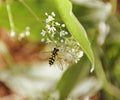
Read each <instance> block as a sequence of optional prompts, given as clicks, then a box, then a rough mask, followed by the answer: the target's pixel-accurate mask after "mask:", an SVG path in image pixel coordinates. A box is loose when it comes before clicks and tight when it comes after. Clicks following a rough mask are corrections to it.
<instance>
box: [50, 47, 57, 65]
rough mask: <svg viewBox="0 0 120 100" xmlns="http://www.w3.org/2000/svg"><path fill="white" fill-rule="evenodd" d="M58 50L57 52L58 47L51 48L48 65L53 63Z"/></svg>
mask: <svg viewBox="0 0 120 100" xmlns="http://www.w3.org/2000/svg"><path fill="white" fill-rule="evenodd" d="M58 52H59V49H58V48H54V49H53V51H52V54H51V57H50V58H49V65H50V66H51V65H53V64H54V62H55V60H56V57H57V56H58Z"/></svg>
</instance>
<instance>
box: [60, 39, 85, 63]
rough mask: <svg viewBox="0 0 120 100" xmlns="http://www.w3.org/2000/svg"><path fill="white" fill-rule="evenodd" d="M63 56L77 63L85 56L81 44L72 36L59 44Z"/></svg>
mask: <svg viewBox="0 0 120 100" xmlns="http://www.w3.org/2000/svg"><path fill="white" fill-rule="evenodd" d="M59 49H60V52H62V53H61V58H62V59H63V60H64V61H66V62H68V63H72V64H73V63H77V62H78V61H79V60H80V58H81V57H82V56H83V51H82V50H81V48H80V45H79V43H78V42H77V41H75V40H74V39H73V38H72V37H69V38H67V39H66V40H65V43H64V44H62V45H61V46H59Z"/></svg>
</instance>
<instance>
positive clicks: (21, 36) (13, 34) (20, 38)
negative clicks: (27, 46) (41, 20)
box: [10, 26, 30, 40]
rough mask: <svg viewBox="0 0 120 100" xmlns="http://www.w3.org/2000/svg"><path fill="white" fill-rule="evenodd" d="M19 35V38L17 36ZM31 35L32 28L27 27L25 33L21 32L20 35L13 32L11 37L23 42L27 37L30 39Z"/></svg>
mask: <svg viewBox="0 0 120 100" xmlns="http://www.w3.org/2000/svg"><path fill="white" fill-rule="evenodd" d="M16 35H17V36H16ZM29 35H30V27H29V26H27V27H26V28H25V31H24V32H21V33H19V34H16V32H15V31H11V32H10V36H11V37H12V38H13V37H16V38H18V40H22V39H23V38H26V37H28V36H29Z"/></svg>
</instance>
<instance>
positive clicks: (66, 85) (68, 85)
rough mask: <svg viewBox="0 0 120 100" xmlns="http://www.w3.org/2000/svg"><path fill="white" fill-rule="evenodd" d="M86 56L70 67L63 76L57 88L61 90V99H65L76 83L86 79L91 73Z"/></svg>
mask: <svg viewBox="0 0 120 100" xmlns="http://www.w3.org/2000/svg"><path fill="white" fill-rule="evenodd" d="M85 61H86V60H85V59H84V57H82V59H81V60H80V61H79V62H78V63H77V64H75V65H73V66H72V67H70V68H69V69H68V70H67V71H66V72H65V73H64V74H63V76H62V78H61V80H60V81H59V83H58V86H57V89H58V90H59V91H60V98H59V100H65V99H66V98H67V97H68V95H69V93H70V92H71V91H72V89H73V88H74V87H75V85H76V84H77V83H78V81H79V83H80V82H81V81H82V80H83V79H85V77H86V76H87V75H88V73H89V65H87V64H88V63H85Z"/></svg>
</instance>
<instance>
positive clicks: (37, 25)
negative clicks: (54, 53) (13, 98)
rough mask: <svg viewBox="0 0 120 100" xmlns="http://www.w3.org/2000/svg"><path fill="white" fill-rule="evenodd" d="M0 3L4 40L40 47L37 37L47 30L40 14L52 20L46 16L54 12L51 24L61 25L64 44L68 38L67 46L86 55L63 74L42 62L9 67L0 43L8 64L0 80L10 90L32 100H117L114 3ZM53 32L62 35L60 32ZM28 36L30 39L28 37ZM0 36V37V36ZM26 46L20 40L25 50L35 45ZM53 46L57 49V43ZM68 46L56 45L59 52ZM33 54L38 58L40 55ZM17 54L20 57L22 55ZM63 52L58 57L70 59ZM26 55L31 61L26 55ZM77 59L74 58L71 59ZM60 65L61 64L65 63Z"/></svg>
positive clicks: (119, 47)
mask: <svg viewBox="0 0 120 100" xmlns="http://www.w3.org/2000/svg"><path fill="white" fill-rule="evenodd" d="M93 1H94V2H93ZM0 3H1V4H0V19H2V20H0V26H1V27H3V28H4V30H9V33H11V34H9V35H11V36H14V35H15V36H16V37H17V39H18V40H17V42H18V41H19V42H20V43H22V41H23V40H24V38H25V40H27V41H28V43H30V44H31V43H35V44H37V43H38V42H40V41H41V39H43V34H41V32H43V29H45V28H46V16H45V13H46V12H47V13H46V14H47V16H48V14H52V15H53V16H54V14H53V13H51V12H55V16H56V20H57V21H58V22H59V23H64V24H65V26H66V28H65V29H64V30H65V32H67V31H68V32H69V33H70V34H69V36H65V37H64V36H63V37H64V38H63V39H65V40H69V37H72V38H73V40H72V41H77V43H79V44H80V47H81V49H82V50H83V52H84V53H85V55H84V56H83V57H82V58H81V59H80V60H79V61H78V62H77V63H76V64H72V65H71V66H70V67H68V68H64V67H63V70H64V71H61V70H58V69H57V68H56V67H52V66H51V67H49V66H48V65H47V64H46V62H45V63H43V62H41V61H39V63H38V64H31V63H30V62H29V64H25V63H22V62H20V64H18V63H16V62H14V58H13V55H12V54H11V51H10V48H9V46H8V45H7V44H6V43H5V42H4V41H3V40H2V39H1V40H0V52H1V54H2V56H3V58H4V59H5V61H6V62H7V64H8V65H7V67H8V68H7V69H5V70H1V72H0V80H1V81H3V82H4V83H5V84H7V85H8V86H9V87H10V88H11V89H12V90H13V91H16V92H18V93H19V94H21V95H24V96H25V97H27V98H29V99H31V100H39V99H42V100H65V99H72V100H79V99H80V100H82V98H87V97H88V98H91V97H93V96H94V95H97V94H98V95H99V96H98V98H97V100H101V99H102V100H118V99H120V90H119V86H120V85H119V83H120V79H119V75H120V73H119V65H120V57H119V55H120V39H119V38H120V35H119V32H120V29H119V26H120V19H119V13H118V14H117V13H116V12H115V11H116V0H115V1H112V0H111V2H107V3H105V2H103V1H100V0H88V1H86V2H85V1H84V2H82V1H76V0H71V1H69V0H53V1H50V0H14V1H7V0H6V2H4V1H2V2H0ZM7 11H8V12H7ZM11 23H12V25H11ZM50 25H53V26H54V25H55V21H54V20H52V21H51V23H50ZM28 27H30V29H29V28H28ZM83 27H84V28H83ZM56 29H58V30H59V31H60V30H62V28H61V27H57V28H56ZM45 30H46V32H48V33H47V35H46V36H49V30H48V29H45ZM59 31H57V34H59ZM14 32H15V33H14ZM29 32H30V34H28V33H29ZM24 33H25V34H24ZM1 34H3V33H2V31H1ZM27 34H28V35H27ZM87 36H88V37H87ZM19 37H20V38H19ZM49 37H50V39H51V41H52V42H53V41H54V40H55V41H56V40H57V38H58V37H59V35H57V36H56V37H54V38H53V37H52V35H51V36H49ZM10 38H12V39H14V38H13V37H10ZM59 38H60V39H61V38H62V37H59ZM15 39H16V38H15ZM89 41H90V42H89ZM15 42H16V41H15ZM42 42H43V41H42ZM25 43H26V42H24V41H23V45H24V46H23V48H28V49H27V50H28V51H30V50H32V49H31V48H34V47H35V46H34V44H33V45H30V46H29V45H26V44H25ZM55 43H56V44H58V43H59V41H58V42H55ZM70 43H73V42H70ZM70 43H69V42H67V44H64V43H63V44H62V43H60V45H59V46H61V45H62V46H61V47H62V48H63V47H64V48H65V49H66V48H67V46H68V47H69V46H71V45H70ZM90 44H91V45H90ZM48 45H49V44H48ZM37 46H38V45H37ZM44 46H46V45H44ZM78 46H79V45H78ZM91 46H92V48H91ZM30 47H31V48H30ZM46 47H47V46H46ZM74 47H75V46H73V45H72V46H71V47H70V48H71V52H72V49H73V48H74ZM14 48H15V47H14ZM29 48H30V49H29ZM40 48H41V49H40V50H44V48H43V46H42V45H40ZM48 48H51V46H50V47H49V46H48ZM48 48H47V49H48ZM59 48H60V47H59ZM37 49H38V48H37ZM81 49H80V50H81ZM20 50H22V49H20ZM92 50H93V51H92ZM38 51H39V50H37V55H39V53H38ZM21 52H22V53H23V52H24V50H23V51H21ZM64 52H65V51H64ZM67 52H68V51H67ZM67 52H65V53H63V54H62V57H64V58H65V55H67V54H69V53H67ZM30 54H31V53H30ZM71 55H72V54H71ZM27 56H28V57H30V55H27ZM43 56H45V54H44V55H43ZM76 56H78V55H77V54H76ZM62 57H61V58H62ZM69 59H70V58H69ZM94 59H95V60H94ZM64 60H65V61H66V59H64ZM74 60H75V59H74ZM33 61H34V60H33ZM47 61H48V60H47ZM61 62H62V60H61ZM91 66H92V67H91ZM0 67H2V65H0ZM94 67H95V69H94ZM91 70H92V71H91ZM8 79H10V80H8ZM14 84H15V85H16V87H14Z"/></svg>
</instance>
